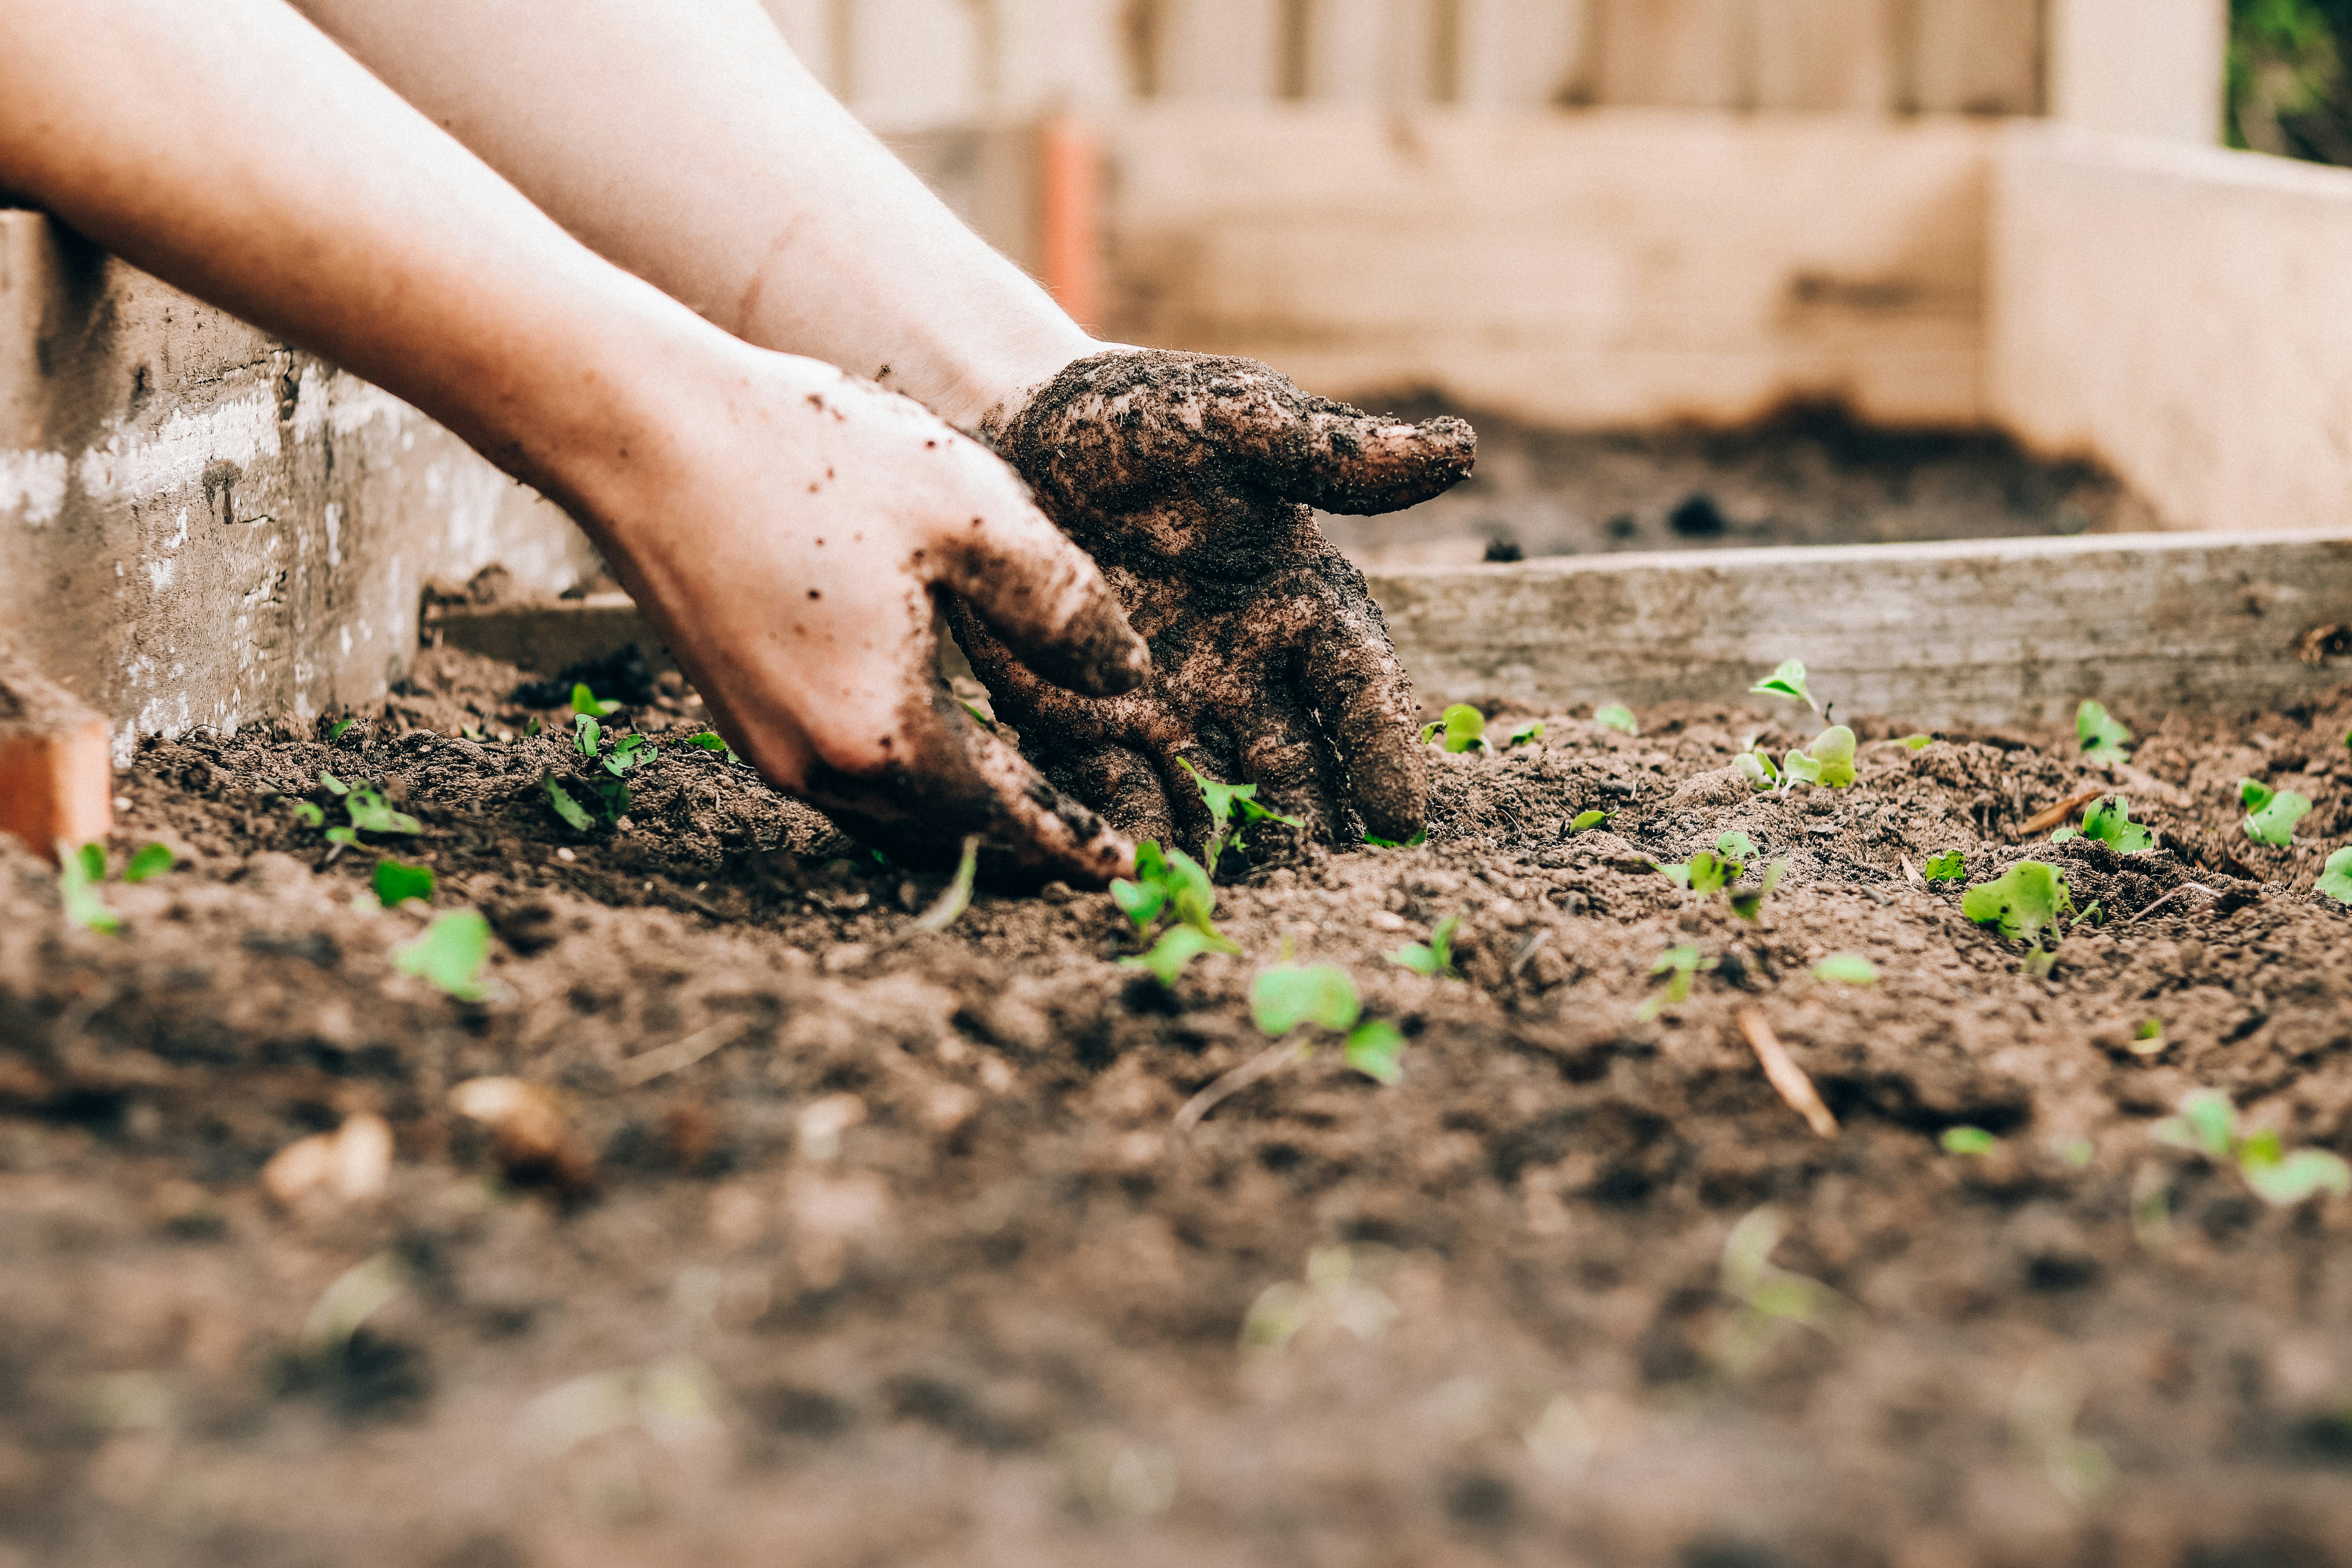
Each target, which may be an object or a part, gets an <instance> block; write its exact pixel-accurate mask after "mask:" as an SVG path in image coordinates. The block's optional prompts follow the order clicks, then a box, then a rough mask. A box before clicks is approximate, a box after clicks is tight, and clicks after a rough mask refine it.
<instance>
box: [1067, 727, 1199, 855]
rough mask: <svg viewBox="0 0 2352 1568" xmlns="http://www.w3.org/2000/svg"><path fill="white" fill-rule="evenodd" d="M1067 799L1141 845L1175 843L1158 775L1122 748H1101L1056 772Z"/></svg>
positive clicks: (1170, 813) (1172, 817)
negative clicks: (1081, 803)
mask: <svg viewBox="0 0 2352 1568" xmlns="http://www.w3.org/2000/svg"><path fill="white" fill-rule="evenodd" d="M1055 773H1058V774H1060V775H1061V778H1062V781H1063V782H1064V783H1065V784H1068V786H1069V788H1070V793H1071V794H1073V795H1076V796H1077V797H1078V798H1079V799H1080V800H1082V801H1085V802H1086V803H1087V804H1088V805H1092V806H1094V807H1095V808H1096V809H1097V810H1098V811H1100V812H1101V813H1102V814H1103V816H1105V817H1107V818H1108V819H1109V821H1110V824H1111V826H1114V827H1116V828H1118V830H1119V831H1120V832H1121V833H1124V834H1126V835H1127V836H1128V837H1129V838H1132V839H1134V840H1136V841H1137V842H1138V843H1141V842H1142V841H1143V840H1144V839H1147V838H1149V839H1150V840H1152V841H1153V842H1155V843H1159V844H1174V843H1178V842H1180V840H1179V839H1178V838H1177V837H1176V818H1175V814H1174V813H1173V811H1172V810H1171V808H1170V805H1169V800H1168V791H1167V788H1166V786H1165V785H1163V784H1161V783H1160V770H1159V769H1157V768H1155V767H1153V766H1152V765H1151V763H1150V762H1149V761H1148V760H1146V759H1145V758H1144V757H1142V756H1141V755H1139V753H1137V752H1131V751H1129V750H1128V749H1127V748H1126V747H1125V746H1103V747H1100V748H1097V750H1094V751H1091V752H1086V753H1084V754H1083V755H1081V756H1078V757H1076V758H1074V759H1072V760H1071V761H1070V762H1068V763H1065V764H1063V765H1062V766H1061V767H1059V768H1056V769H1055Z"/></svg>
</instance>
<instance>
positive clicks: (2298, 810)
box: [2246, 789, 2311, 849]
mask: <svg viewBox="0 0 2352 1568" xmlns="http://www.w3.org/2000/svg"><path fill="white" fill-rule="evenodd" d="M2310 810H2311V802H2309V801H2307V800H2305V798H2304V797H2303V796H2301V795H2297V794H2295V793H2294V791H2293V790H2291V789H2288V790H2281V791H2279V793H2278V794H2276V795H2273V796H2272V797H2271V798H2270V800H2269V801H2268V802H2267V803H2266V804H2265V805H2263V807H2262V809H2261V810H2259V811H2256V812H2254V813H2253V814H2252V815H2251V816H2248V817H2247V818H2246V837H2249V838H2251V839H2252V840H2253V841H2254V842H2255V843H2257V844H2268V845H2272V846H2273V847H2277V848H2280V849H2284V848H2285V847H2287V846H2289V845H2291V844H2293V843H2294V825H2295V824H2296V823H2298V822H2301V821H2302V820H2303V819H2304V817H2305V816H2306V815H2307V814H2308V813H2309V812H2310Z"/></svg>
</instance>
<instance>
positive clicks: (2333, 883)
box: [2312, 847, 2352, 904]
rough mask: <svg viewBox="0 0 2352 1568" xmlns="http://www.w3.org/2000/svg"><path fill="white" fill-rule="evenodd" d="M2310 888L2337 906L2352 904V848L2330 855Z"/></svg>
mask: <svg viewBox="0 0 2352 1568" xmlns="http://www.w3.org/2000/svg"><path fill="white" fill-rule="evenodd" d="M2312 886H2313V887H2314V888H2315V889H2317V890H2318V891H2320V892H2323V893H2325V894H2326V895H2327V896H2328V897H2329V898H2331V899H2334V900H2336V902H2337V903H2339V904H2352V847H2347V848H2343V849H2338V850H2337V851H2336V853H2335V854H2333V855H2330V856H2329V857H2328V858H2327V864H2326V866H2324V867H2322V868H2320V872H2319V880H2318V881H2316V882H2315V883H2313V884H2312Z"/></svg>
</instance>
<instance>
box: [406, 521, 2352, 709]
mask: <svg viewBox="0 0 2352 1568" xmlns="http://www.w3.org/2000/svg"><path fill="white" fill-rule="evenodd" d="M1372 593H1373V595H1374V596H1375V597H1376V598H1377V599H1378V600H1379V601H1380V604H1381V608H1382V609H1383V610H1384V611H1385V612H1386V614H1387V616H1388V623H1389V630H1390V632H1391V635H1392V636H1393V637H1395V639H1396V645H1397V650H1398V652H1399V653H1401V654H1402V655H1403V656H1404V660H1405V663H1406V665H1407V666H1408V668H1411V669H1412V676H1413V679H1414V681H1415V682H1416V684H1417V685H1418V686H1419V688H1420V692H1421V696H1422V698H1423V700H1424V701H1427V702H1430V703H1442V702H1446V701H1453V700H1482V701H1483V700H1507V701H1509V702H1511V703H1514V704H1516V705H1517V706H1520V707H1523V708H1532V709H1535V710H1538V711H1542V710H1559V709H1563V708H1569V707H1573V706H1575V705H1577V704H1579V703H1601V702H1631V703H1636V704H1651V703H1659V702H1674V701H1702V702H1726V703H1732V704H1740V703H1750V702H1752V703H1754V704H1756V705H1757V707H1758V708H1759V711H1765V710H1769V700H1766V699H1761V698H1754V699H1751V698H1749V697H1748V696H1747V691H1748V687H1749V686H1750V685H1751V684H1752V683H1753V682H1754V681H1755V680H1756V679H1757V678H1758V677H1759V676H1761V675H1763V674H1764V673H1766V672H1767V671H1769V670H1770V669H1771V668H1773V667H1774V666H1775V665H1777V664H1779V663H1780V661H1781V660H1782V659H1784V658H1801V659H1803V660H1804V661H1805V665H1806V668H1807V669H1808V670H1809V671H1810V673H1811V685H1812V688H1813V689H1814V691H1815V692H1816V693H1817V694H1818V695H1820V696H1821V697H1822V698H1824V699H1827V700H1832V701H1833V702H1834V703H1835V704H1836V706H1837V710H1838V711H1839V712H1840V713H1841V714H1845V715H1858V714H1864V713H1881V714H1886V715H1890V716H1894V717H1898V718H1901V719H1903V720H1905V721H1909V722H1912V723H1916V724H1920V725H1926V726H1930V727H1932V726H1935V725H1938V724H1948V723H1959V722H1971V721H1972V722H1980V723H2012V722H2021V721H2064V720H2066V719H2068V718H2069V717H2071V716H2072V715H2073V713H2074V707H2075V704H2076V703H2078V702H2079V701H2081V700H2083V699H2084V698H2086V697H2094V698H2097V699H2098V700H2101V701H2103V702H2105V703H2107V704H2108V705H2109V706H2111V707H2114V708H2116V709H2117V710H2120V711H2122V712H2123V713H2124V714H2126V716H2127V717H2128V718H2131V719H2134V720H2136V721H2138V722H2141V723H2143V724H2145V723H2146V722H2148V721H2152V720H2154V719H2155V718H2157V717H2158V716H2159V715H2161V714H2162V713H2163V712H2164V711H2166V710H2169V709H2173V708H2221V709H2239V708H2244V709H2252V708H2276V707H2280V706H2284V705H2286V704H2290V703H2294V702H2300V701H2305V700H2310V699H2312V698H2313V697H2315V695H2316V694H2318V693H2320V692H2322V691H2324V690H2326V689H2328V688H2330V687H2333V686H2336V685H2337V684H2339V683H2341V682H2342V681H2343V680H2345V679H2347V677H2352V665H2347V662H2346V661H2345V660H2343V659H2337V660H2335V661H2332V662H2331V663H2328V664H2325V665H2319V666H2314V665H2307V664H2305V663H2304V662H2302V661H2301V660H2300V659H2299V658H2297V657H2296V655H2297V651H2298V649H2299V647H2300V646H2301V645H2302V643H2303V641H2304V637H2305V634H2306V633H2307V632H2310V631H2312V630H2314V629H2315V628H2319V627H2326V626H2336V625H2339V624H2344V623H2352V535H2346V534H2332V535H2313V534H2291V533H2273V534H2222V533H2149V534H2116V535H2108V536H2104V537H2102V536H2091V537H2084V538H2078V539H2016V540H1988V541H1969V542H1952V543H1931V544H1883V545H1848V546H1835V547H1831V548H1825V549H1808V550H1785V549H1784V550H1719V551H1706V552H1680V553H1654V554H1626V555H1613V556H1605V557H1592V558H1585V559H1567V560H1559V561H1532V562H1525V563H1519V564H1517V565H1509V566H1472V567H1462V568H1457V569H1454V570H1452V571H1444V572H1414V573H1399V574H1390V575H1385V576H1379V577H1375V578H1373V579H1372ZM427 632H428V635H436V634H437V635H438V636H439V637H442V638H443V639H444V640H446V642H447V643H448V644H450V645H451V646H454V647H465V648H470V649H473V650H474V651H476V652H479V653H486V654H491V655H494V656H496V657H499V658H508V659H513V660H516V661H517V662H523V663H528V664H530V665H531V666H532V667H534V668H540V669H541V670H552V669H557V668H562V666H564V665H566V664H569V663H571V662H572V661H574V660H577V659H581V658H593V657H596V656H598V655H601V654H604V653H607V652H610V651H612V650H613V649H614V648H616V647H622V646H625V645H626V644H627V643H630V642H635V643H637V644H638V646H639V647H643V648H644V649H645V651H646V654H647V655H648V656H649V657H653V656H656V655H657V653H658V647H659V645H658V644H657V643H656V641H655V639H653V638H652V637H649V636H647V634H646V631H645V629H644V626H643V625H642V624H641V623H640V622H639V621H638V620H637V618H636V614H635V609H634V607H633V606H631V605H629V604H628V601H627V600H626V599H625V597H624V596H622V595H599V596H597V597H596V598H594V599H592V600H589V601H585V602H582V603H578V604H567V605H499V606H493V607H490V608H488V609H474V608H470V607H459V608H456V609H452V610H450V611H448V612H446V614H445V615H444V616H442V618H440V619H438V620H436V621H435V622H433V623H430V624H429V625H428V627H427ZM1782 710H1783V711H1785V705H1783V707H1782Z"/></svg>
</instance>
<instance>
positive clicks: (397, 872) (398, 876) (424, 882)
mask: <svg viewBox="0 0 2352 1568" xmlns="http://www.w3.org/2000/svg"><path fill="white" fill-rule="evenodd" d="M375 896H376V900H377V901H378V902H380V903H382V904H383V907H384V908H385V909H388V910H389V909H394V908H397V907H398V906H399V905H400V904H401V903H403V902H404V901H405V900H409V899H423V900H425V901H426V902H427V903H430V902H431V901H432V900H433V868H432V867H430V866H408V865H404V864H402V863H401V862H400V861H398V860H394V859H392V858H389V857H387V858H384V859H382V860H379V861H377V862H376V863H375Z"/></svg>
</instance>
